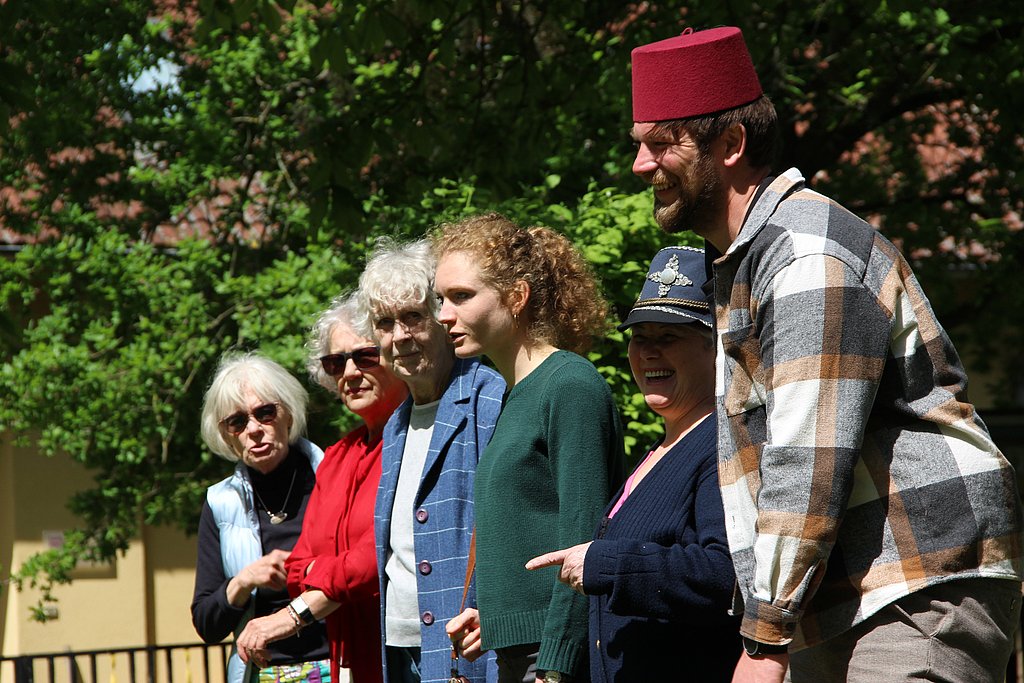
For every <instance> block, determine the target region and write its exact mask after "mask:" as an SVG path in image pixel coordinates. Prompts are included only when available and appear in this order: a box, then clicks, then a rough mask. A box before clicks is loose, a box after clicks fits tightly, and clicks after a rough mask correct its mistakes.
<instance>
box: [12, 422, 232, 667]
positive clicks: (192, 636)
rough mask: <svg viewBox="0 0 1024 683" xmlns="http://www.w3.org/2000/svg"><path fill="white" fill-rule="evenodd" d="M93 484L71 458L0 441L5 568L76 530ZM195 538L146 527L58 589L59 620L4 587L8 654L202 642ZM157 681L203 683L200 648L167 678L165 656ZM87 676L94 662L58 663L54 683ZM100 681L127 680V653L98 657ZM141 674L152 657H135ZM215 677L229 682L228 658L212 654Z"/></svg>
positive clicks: (33, 593) (29, 594) (35, 596)
mask: <svg viewBox="0 0 1024 683" xmlns="http://www.w3.org/2000/svg"><path fill="white" fill-rule="evenodd" d="M88 481H89V474H88V471H87V470H86V469H85V468H83V467H82V466H81V465H80V464H78V463H76V462H74V461H73V460H71V459H70V458H68V457H66V456H63V455H61V456H57V457H53V458H48V457H45V456H41V455H40V454H39V453H38V452H37V451H36V450H35V449H34V448H30V447H19V446H15V445H14V444H13V443H12V442H11V439H10V438H9V437H8V436H7V435H2V436H0V570H2V574H3V576H6V575H7V574H8V573H9V572H10V571H11V570H12V568H17V567H18V566H20V565H21V563H22V562H24V561H25V560H26V559H28V558H29V557H30V556H31V555H32V554H34V553H36V552H38V551H41V550H45V549H46V548H47V540H46V539H47V538H48V537H49V536H53V535H54V532H56V533H57V534H59V533H60V532H63V531H66V530H68V529H71V528H73V527H74V526H75V525H76V523H77V521H76V519H75V518H74V517H73V516H72V515H71V513H70V512H69V511H68V510H67V507H66V502H67V500H68V498H69V497H70V495H71V494H72V493H74V492H75V491H76V490H78V489H79V488H82V487H84V486H85V485H86V483H87V482H88ZM195 543H196V542H195V538H194V537H190V536H186V535H185V534H184V533H182V532H180V531H177V530H174V529H170V528H165V527H145V528H143V530H142V533H141V537H140V538H138V539H135V540H133V541H132V542H131V543H130V545H129V548H128V550H127V552H126V553H125V554H124V555H119V556H118V557H117V558H116V559H115V560H114V561H113V562H112V563H110V564H105V565H99V566H91V567H81V566H80V567H79V568H77V569H76V570H75V573H74V580H73V581H72V583H71V584H69V585H63V586H57V587H56V588H55V589H54V591H53V593H54V596H55V597H56V598H57V603H56V614H55V617H56V618H55V619H52V620H50V621H47V622H45V623H40V622H36V621H33V620H32V618H31V613H30V609H29V608H30V607H31V606H32V605H35V604H36V603H37V602H38V600H39V598H40V596H41V592H40V591H39V590H38V589H32V588H26V589H25V590H24V591H21V592H18V591H15V590H13V589H11V588H10V587H9V586H7V585H6V584H0V654H2V655H3V656H4V657H15V656H19V655H28V654H40V653H59V652H66V651H82V650H108V649H117V648H130V647H144V646H147V645H180V644H188V643H199V638H198V636H197V635H196V633H195V630H194V629H193V628H192V621H191V614H190V611H189V605H190V604H191V601H192V587H193V581H194V567H195V560H196V545H195ZM156 660H157V675H156V680H157V681H172V680H173V681H186V680H190V681H196V682H198V681H203V680H205V679H204V678H203V675H202V666H203V652H202V650H201V649H198V648H197V649H195V650H191V651H188V652H187V653H183V652H178V653H175V655H174V656H173V658H172V661H171V665H172V668H173V676H169V675H168V673H167V663H166V659H165V655H164V653H163V652H160V653H158V655H157V657H156ZM72 667H73V668H74V669H75V670H76V674H77V675H78V676H79V680H82V681H87V682H88V681H92V680H93V678H92V668H93V664H92V662H90V660H89V659H88V658H84V657H79V658H78V659H77V661H76V662H75V663H74V664H70V663H69V661H68V660H67V659H65V658H62V659H57V660H56V661H55V665H54V673H55V677H54V681H70V680H71V673H70V671H71V668H72ZM95 667H96V679H95V680H97V681H103V683H116V682H117V681H127V680H130V679H129V673H130V663H129V661H128V657H127V655H124V654H121V655H117V656H110V655H103V656H100V657H98V658H96V660H95ZM135 667H136V673H137V675H138V677H139V679H140V680H145V672H146V671H147V670H148V669H147V664H146V661H145V656H143V655H139V656H136V662H135ZM209 667H210V670H211V674H212V677H211V678H210V679H209V680H211V681H215V682H218V683H219V681H222V680H223V676H222V672H223V667H224V663H223V658H222V656H221V655H220V653H219V652H211V653H210V655H209ZM48 668H49V666H48V664H47V663H46V662H45V661H40V662H37V664H36V666H35V668H34V673H35V675H36V680H38V681H45V680H49V678H48V676H49V671H48ZM13 681H14V665H13V663H11V662H7V663H4V664H3V665H2V666H0V683H9V682H10V683H13Z"/></svg>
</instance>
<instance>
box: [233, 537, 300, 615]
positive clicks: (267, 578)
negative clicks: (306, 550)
mask: <svg viewBox="0 0 1024 683" xmlns="http://www.w3.org/2000/svg"><path fill="white" fill-rule="evenodd" d="M289 555H291V553H290V552H288V551H287V550H271V551H270V552H269V553H267V554H266V555H264V556H263V557H261V558H260V559H258V560H256V561H255V562H253V563H252V564H250V565H247V566H246V567H244V568H243V569H242V571H240V572H238V574H236V575H235V576H234V577H232V578H231V580H230V581H228V587H227V595H228V602H230V603H231V604H232V605H234V606H235V607H243V606H245V604H246V603H247V602H249V594H250V593H252V590H253V589H254V588H269V589H271V590H276V591H279V590H284V589H285V587H286V586H287V585H288V572H286V571H285V568H284V561H285V560H287V559H288V556H289Z"/></svg>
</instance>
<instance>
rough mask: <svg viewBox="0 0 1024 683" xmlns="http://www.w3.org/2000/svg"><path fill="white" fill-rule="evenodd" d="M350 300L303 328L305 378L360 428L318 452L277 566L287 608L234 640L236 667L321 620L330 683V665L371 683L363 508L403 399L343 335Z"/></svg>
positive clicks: (373, 571)
mask: <svg viewBox="0 0 1024 683" xmlns="http://www.w3.org/2000/svg"><path fill="white" fill-rule="evenodd" d="M353 315H354V297H353V296H352V295H345V296H341V297H338V298H337V299H335V300H334V301H333V302H331V305H330V306H329V307H328V308H327V310H326V311H324V312H323V313H322V314H321V315H320V317H319V319H318V320H317V322H316V323H315V324H314V325H313V330H312V333H311V334H310V339H309V343H308V345H307V346H308V348H309V351H310V354H309V362H308V366H307V367H308V369H309V376H310V378H311V379H312V380H313V381H315V382H317V383H318V384H320V385H321V386H323V387H325V388H326V389H328V390H329V391H331V392H332V393H334V394H336V395H337V396H339V397H340V398H341V400H342V402H343V403H344V404H345V407H346V408H348V409H349V410H351V411H352V412H353V413H355V414H356V415H358V416H359V417H360V418H362V420H363V425H362V426H360V427H357V428H356V429H354V430H352V431H351V432H349V433H348V434H346V435H345V436H343V437H342V438H341V440H340V441H338V442H337V443H336V444H334V445H333V446H331V447H330V448H328V449H327V452H326V453H325V454H324V461H323V464H322V465H321V466H320V469H319V470H317V473H316V488H314V489H313V495H312V497H311V498H310V499H309V508H308V509H307V510H306V518H305V520H304V521H303V524H302V535H301V536H299V540H298V542H297V543H296V544H295V549H294V550H293V551H292V554H291V556H290V557H289V558H288V561H287V562H286V563H285V567H286V569H287V572H288V588H289V590H290V592H291V594H292V595H296V596H298V597H297V598H296V599H295V601H293V602H292V604H291V606H289V607H286V608H284V609H281V610H278V611H277V612H275V613H273V614H271V615H269V616H266V617H262V618H260V619H254V620H252V621H250V622H249V624H248V626H246V627H245V630H244V631H243V632H242V633H241V635H239V637H238V647H239V649H240V650H242V651H243V655H242V658H243V659H245V658H246V657H247V656H248V655H247V653H245V650H246V649H249V650H252V651H253V652H254V656H255V658H256V660H257V661H262V660H263V658H264V657H265V656H266V655H265V648H266V647H267V646H268V644H269V643H273V642H276V641H279V640H281V639H282V638H288V637H290V636H291V635H292V634H293V633H294V632H295V630H296V628H301V626H300V625H301V624H304V623H306V622H307V621H313V620H317V619H326V623H327V639H328V641H329V643H330V648H331V680H332V681H337V680H338V674H339V665H341V666H345V667H347V668H348V669H349V670H350V673H351V679H352V681H353V683H381V681H382V680H383V670H382V666H381V657H380V628H379V626H378V624H379V621H380V594H379V587H378V583H377V556H376V547H375V546H374V541H373V504H374V500H375V499H376V497H377V485H378V483H379V481H380V453H381V434H382V433H383V431H384V425H385V424H386V423H387V421H388V418H389V417H391V413H392V412H393V411H394V410H395V408H397V407H398V405H399V404H400V403H401V402H402V401H404V400H405V397H406V396H407V395H408V393H409V392H408V390H407V389H406V388H405V384H403V383H402V382H401V381H400V380H399V379H398V378H397V377H395V375H394V374H393V373H392V372H391V371H390V370H389V369H388V368H386V367H385V366H383V365H381V362H380V349H378V348H377V345H376V344H375V343H374V342H373V340H371V339H367V338H366V337H364V336H362V335H360V334H358V333H356V332H355V331H353V328H352V319H353Z"/></svg>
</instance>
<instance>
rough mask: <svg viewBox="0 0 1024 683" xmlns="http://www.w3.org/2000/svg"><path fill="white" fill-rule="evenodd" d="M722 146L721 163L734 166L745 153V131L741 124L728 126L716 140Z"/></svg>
mask: <svg viewBox="0 0 1024 683" xmlns="http://www.w3.org/2000/svg"><path fill="white" fill-rule="evenodd" d="M718 141H719V143H720V144H721V145H722V150H721V152H722V163H723V164H724V165H726V166H735V165H736V164H738V163H739V162H740V159H742V158H743V154H744V153H745V152H746V151H747V129H746V128H745V127H744V126H743V124H742V123H737V124H735V125H732V126H729V127H728V128H726V129H725V131H724V132H723V133H722V134H721V135H720V136H719V138H718Z"/></svg>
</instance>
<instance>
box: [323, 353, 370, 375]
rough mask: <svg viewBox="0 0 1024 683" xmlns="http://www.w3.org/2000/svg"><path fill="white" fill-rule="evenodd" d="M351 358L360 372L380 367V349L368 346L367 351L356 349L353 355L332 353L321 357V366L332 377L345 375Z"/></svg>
mask: <svg viewBox="0 0 1024 683" xmlns="http://www.w3.org/2000/svg"><path fill="white" fill-rule="evenodd" d="M349 358H351V359H352V362H353V363H355V364H356V367H357V368H359V369H360V370H369V369H370V368H375V367H377V366H378V365H380V349H379V348H377V347H376V346H368V347H366V348H365V349H356V350H355V351H353V352H352V353H332V354H330V355H328V356H320V365H322V366H324V372H326V373H327V374H328V375H330V376H331V377H337V376H338V375H341V374H344V372H345V364H346V363H348V359H349Z"/></svg>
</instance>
